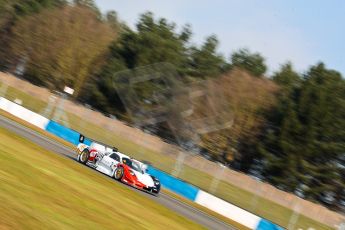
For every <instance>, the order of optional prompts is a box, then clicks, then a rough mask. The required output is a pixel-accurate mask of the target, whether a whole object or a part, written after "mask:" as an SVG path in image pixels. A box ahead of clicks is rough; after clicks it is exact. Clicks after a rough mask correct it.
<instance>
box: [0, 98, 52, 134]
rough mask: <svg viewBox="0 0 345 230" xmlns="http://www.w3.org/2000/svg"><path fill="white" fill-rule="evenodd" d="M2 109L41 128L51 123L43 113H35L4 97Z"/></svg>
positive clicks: (0, 101) (0, 107)
mask: <svg viewBox="0 0 345 230" xmlns="http://www.w3.org/2000/svg"><path fill="white" fill-rule="evenodd" d="M0 109H3V110H5V111H6V112H8V113H10V114H12V115H14V116H16V117H19V118H21V119H23V120H25V121H27V122H29V123H30V124H32V125H34V126H37V127H38V128H40V129H45V128H46V126H47V124H48V123H49V119H47V118H45V117H43V116H42V115H39V114H37V113H34V112H32V111H31V110H28V109H26V108H24V107H23V106H21V105H18V104H16V103H13V102H12V101H9V100H7V99H6V98H3V97H0Z"/></svg>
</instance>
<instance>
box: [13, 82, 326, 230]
mask: <svg viewBox="0 0 345 230" xmlns="http://www.w3.org/2000/svg"><path fill="white" fill-rule="evenodd" d="M6 98H8V99H11V100H13V99H15V98H19V99H21V100H22V101H23V106H25V107H27V108H29V109H31V110H33V111H35V112H41V111H43V109H44V108H45V107H46V103H44V102H42V101H40V100H38V99H36V98H32V97H31V96H29V95H27V94H25V93H23V92H21V91H19V90H17V89H14V88H11V87H9V88H8V92H7V95H6ZM67 115H68V119H69V122H70V126H71V128H72V129H75V130H78V131H79V132H81V133H83V134H84V135H86V136H87V137H90V138H93V139H96V140H100V141H102V142H104V143H107V144H109V145H113V146H117V147H118V148H119V149H120V150H121V151H123V152H125V153H127V154H129V155H132V156H133V157H135V158H137V159H145V160H146V161H149V162H151V163H152V164H153V165H154V166H155V167H157V168H159V169H161V170H164V171H166V172H168V173H169V172H171V171H172V170H173V167H174V163H175V159H172V158H171V157H169V156H167V155H164V154H161V153H157V152H153V151H151V150H149V149H147V148H144V147H142V146H138V145H137V144H134V143H133V142H131V141H130V140H128V139H124V138H122V137H120V136H119V135H117V134H116V133H110V132H108V131H106V132H105V131H104V129H103V128H101V127H99V126H97V125H95V124H92V123H89V122H86V121H84V120H82V118H80V117H78V116H76V115H74V114H70V113H67ZM179 177H180V178H181V179H183V180H185V181H188V182H189V183H191V184H194V185H195V186H198V187H200V188H201V189H203V190H205V191H209V187H210V184H211V181H212V179H213V177H212V176H210V175H209V174H207V173H205V172H202V171H200V170H197V169H194V168H191V167H189V166H186V165H184V167H183V170H182V171H181V173H180V174H179ZM214 195H216V196H218V197H220V198H222V199H224V200H226V201H229V202H231V203H233V204H235V205H237V206H239V207H241V208H243V209H246V210H248V211H250V212H253V213H255V214H257V215H259V216H261V217H263V218H266V219H268V220H271V221H272V222H274V223H277V224H279V225H281V226H283V227H287V226H288V223H289V220H290V217H291V215H292V211H291V210H289V209H287V208H285V207H283V206H281V205H278V204H276V203H273V202H271V201H269V200H267V199H265V198H264V197H259V198H257V200H256V201H255V200H254V199H256V198H254V195H253V193H250V192H248V191H246V190H243V189H241V188H238V187H236V186H234V185H232V184H229V183H227V182H224V181H221V182H220V183H219V186H218V189H217V191H216V192H215V193H214ZM253 202H254V203H256V205H255V206H254V207H253ZM296 227H297V228H302V229H307V228H309V227H313V228H315V229H324V230H328V229H332V228H331V227H328V226H326V225H324V224H322V223H319V222H317V221H314V220H312V219H310V218H307V217H305V216H303V215H301V216H299V219H298V222H297V224H296Z"/></svg>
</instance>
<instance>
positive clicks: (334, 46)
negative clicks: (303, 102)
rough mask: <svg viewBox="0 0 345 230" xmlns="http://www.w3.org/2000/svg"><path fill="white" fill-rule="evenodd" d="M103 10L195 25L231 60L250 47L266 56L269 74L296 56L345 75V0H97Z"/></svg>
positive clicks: (198, 35) (303, 64) (303, 66)
mask: <svg viewBox="0 0 345 230" xmlns="http://www.w3.org/2000/svg"><path fill="white" fill-rule="evenodd" d="M95 2H96V4H97V5H98V7H99V8H100V9H101V11H102V12H106V11H109V10H115V11H116V12H117V13H118V16H119V18H120V20H122V21H124V22H126V23H127V24H128V25H129V26H130V27H131V28H133V29H134V28H135V24H136V22H137V20H138V18H139V15H140V14H142V13H144V12H147V11H151V12H153V13H154V15H155V16H156V17H164V18H166V19H168V20H169V21H170V22H175V23H176V24H177V26H178V29H181V27H182V26H183V25H185V24H187V23H188V24H190V25H191V26H192V31H193V37H192V42H193V43H194V44H197V45H200V44H202V42H203V41H204V40H205V38H206V37H207V36H209V35H212V34H215V35H217V37H218V39H219V41H220V47H219V49H218V51H219V52H220V53H221V54H223V55H224V56H225V57H226V58H227V59H229V57H230V55H231V53H232V52H234V51H236V50H238V49H240V48H248V49H249V50H250V51H252V52H259V53H260V54H261V55H263V56H264V57H265V58H266V62H267V65H268V67H269V73H272V72H274V71H277V70H278V69H279V67H280V65H281V64H283V63H286V62H287V61H291V62H292V63H293V65H294V67H295V69H296V70H298V71H299V72H302V73H303V72H306V71H307V69H308V68H309V67H310V66H311V65H314V64H316V63H317V62H319V61H323V62H324V63H325V64H326V66H327V67H328V68H331V69H335V70H337V71H339V72H341V74H342V75H343V76H344V77H345V1H343V0H328V1H327V0H323V1H321V0H304V1H301V0H95Z"/></svg>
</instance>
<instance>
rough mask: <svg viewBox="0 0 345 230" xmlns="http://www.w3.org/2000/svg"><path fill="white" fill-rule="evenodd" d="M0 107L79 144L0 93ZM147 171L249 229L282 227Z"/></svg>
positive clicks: (57, 126)
mask: <svg viewBox="0 0 345 230" xmlns="http://www.w3.org/2000/svg"><path fill="white" fill-rule="evenodd" d="M0 109H3V110H5V111H7V112H9V113H10V114H12V115H14V116H16V117H18V118H21V119H23V120H25V121H27V122H29V123H30V124H32V125H34V126H36V127H39V128H41V129H43V130H46V131H48V132H50V133H52V134H54V135H56V136H58V137H60V138H62V139H64V140H66V141H68V142H70V143H72V144H74V145H78V144H79V136H80V134H79V133H78V132H76V131H74V130H72V129H70V128H67V127H64V126H63V125H61V124H59V123H57V122H55V121H51V120H49V119H47V118H45V117H43V116H41V115H39V114H37V113H34V112H32V111H30V110H28V109H26V108H24V107H23V106H20V105H18V104H16V103H13V102H11V101H9V100H7V99H5V98H2V97H0ZM84 143H85V144H86V145H91V143H92V141H91V140H89V139H86V138H85V139H84ZM148 172H149V173H150V174H151V175H153V176H155V177H157V178H158V179H159V180H160V181H161V184H162V186H163V187H164V188H166V189H169V190H170V191H172V192H175V193H177V194H179V195H181V196H183V197H185V198H187V199H189V200H191V201H194V202H195V203H197V204H199V205H201V206H204V207H206V208H208V209H210V210H212V211H214V212H216V213H219V214H221V215H223V216H225V217H227V218H229V219H231V220H233V221H235V222H237V223H239V224H241V225H243V226H245V227H247V228H249V229H253V230H282V229H283V228H281V227H279V226H278V225H275V224H273V223H271V222H270V221H268V220H265V219H263V218H261V217H259V216H256V215H254V214H252V213H250V212H248V211H246V210H244V209H241V208H239V207H237V206H235V205H233V204H230V203H228V202H226V201H224V200H222V199H220V198H218V197H216V196H213V195H211V194H209V193H207V192H205V191H202V190H200V189H199V188H197V187H195V186H193V185H190V184H188V183H186V182H184V181H181V180H179V179H177V178H175V177H173V176H171V175H169V174H167V173H165V172H163V171H160V170H158V169H156V168H154V167H151V166H149V167H148Z"/></svg>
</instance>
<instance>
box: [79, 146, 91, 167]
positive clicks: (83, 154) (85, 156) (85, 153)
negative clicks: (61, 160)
mask: <svg viewBox="0 0 345 230" xmlns="http://www.w3.org/2000/svg"><path fill="white" fill-rule="evenodd" d="M89 156H90V153H89V151H88V150H87V149H84V150H83V151H82V152H81V153H80V155H79V162H80V163H82V164H86V162H87V161H88V159H89Z"/></svg>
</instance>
